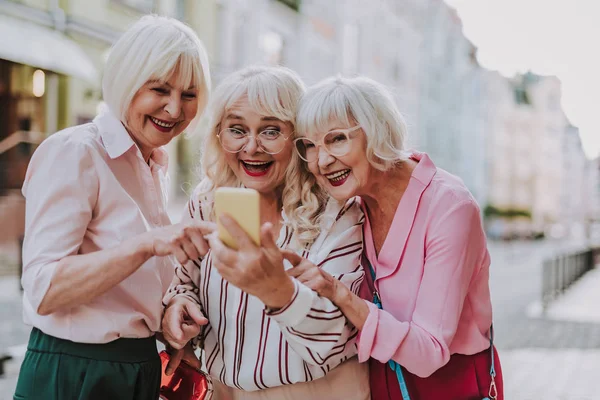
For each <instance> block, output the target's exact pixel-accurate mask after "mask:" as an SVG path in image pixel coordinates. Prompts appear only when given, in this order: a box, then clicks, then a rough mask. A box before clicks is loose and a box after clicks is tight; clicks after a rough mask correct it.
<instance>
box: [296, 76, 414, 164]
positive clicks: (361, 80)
mask: <svg viewBox="0 0 600 400" xmlns="http://www.w3.org/2000/svg"><path fill="white" fill-rule="evenodd" d="M332 120H335V121H339V122H341V123H344V124H347V125H348V126H352V125H356V124H359V125H360V126H361V128H362V130H363V132H364V133H365V136H366V137H367V149H366V156H367V159H368V160H369V163H370V164H371V165H372V166H373V167H374V168H376V169H378V170H380V171H387V170H389V169H390V168H392V167H393V166H394V165H396V164H398V163H399V162H402V161H405V160H407V159H408V157H409V153H408V152H407V151H406V150H405V140H406V136H407V129H406V123H405V121H404V118H403V117H402V114H401V113H400V111H399V110H398V107H397V106H396V103H395V101H394V98H393V97H392V95H391V93H390V92H389V91H388V89H387V88H386V87H385V86H383V85H381V84H380V83H377V82H375V81H374V80H372V79H370V78H366V77H362V76H359V77H354V78H343V77H341V76H336V77H331V78H327V79H325V80H323V81H321V82H319V83H317V84H316V85H314V86H312V87H310V88H309V89H308V90H307V92H306V94H305V95H304V96H303V97H302V101H301V102H300V106H299V107H298V114H297V116H296V129H297V131H298V135H299V136H306V135H307V134H310V133H316V132H324V131H325V130H326V129H327V126H328V125H329V123H330V122H331V121H332Z"/></svg>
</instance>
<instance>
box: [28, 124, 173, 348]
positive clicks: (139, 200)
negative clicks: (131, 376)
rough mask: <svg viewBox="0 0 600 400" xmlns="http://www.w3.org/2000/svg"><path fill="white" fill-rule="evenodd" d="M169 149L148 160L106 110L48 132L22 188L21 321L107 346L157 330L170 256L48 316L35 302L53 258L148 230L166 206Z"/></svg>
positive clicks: (163, 217) (162, 220)
mask: <svg viewBox="0 0 600 400" xmlns="http://www.w3.org/2000/svg"><path fill="white" fill-rule="evenodd" d="M166 168H167V154H166V152H165V151H164V150H162V149H158V150H156V151H154V153H153V154H152V157H151V160H150V165H148V164H147V163H146V162H145V161H144V159H143V158H142V155H141V153H140V151H139V150H138V148H137V146H136V145H135V144H134V142H133V140H132V139H131V137H130V136H129V134H128V133H127V131H126V130H125V128H124V127H123V125H122V124H121V122H120V121H119V120H118V119H116V118H115V117H114V116H113V115H112V114H110V113H108V112H106V113H104V114H101V115H100V116H98V117H97V118H96V119H95V120H94V122H93V123H90V124H86V125H81V126H76V127H73V128H69V129H66V130H64V131H61V132H58V133H56V134H54V135H52V136H50V137H49V138H47V139H46V140H45V141H44V142H43V143H42V144H41V145H40V146H39V148H38V149H37V150H36V152H35V153H34V155H33V157H32V159H31V162H30V164H29V168H28V170H27V174H26V177H25V183H24V185H23V195H24V196H25V198H26V221H25V225H26V228H25V241H24V244H23V278H22V283H23V288H24V292H25V293H24V296H23V313H24V320H25V323H27V324H30V325H33V326H35V327H37V328H39V329H40V330H42V331H43V332H45V333H47V334H49V335H52V336H56V337H59V338H62V339H68V340H72V341H76V342H83V343H106V342H109V341H112V340H114V339H117V338H119V337H132V338H140V337H148V336H151V335H152V334H153V332H154V331H158V330H159V328H160V320H161V314H162V305H161V300H162V297H163V295H164V293H165V292H166V290H167V288H168V286H169V284H170V282H171V280H172V278H173V274H174V272H173V264H172V263H171V261H170V260H169V259H167V258H156V257H155V258H152V259H150V260H149V261H148V262H146V263H145V264H144V265H143V266H141V267H140V268H139V269H138V270H137V271H136V272H135V273H134V274H132V275H131V276H130V277H129V278H127V279H125V280H124V281H122V282H121V283H119V284H118V285H117V286H115V287H114V288H112V289H111V290H109V291H108V292H106V293H105V294H103V295H102V296H100V297H98V298H96V299H94V300H93V301H91V302H90V303H89V304H86V305H83V306H79V307H76V308H73V309H70V310H65V311H61V312H57V313H54V314H52V315H48V316H41V315H39V314H37V312H36V311H37V309H38V307H39V305H40V303H41V301H42V299H43V298H44V295H45V294H46V292H47V291H48V288H49V286H50V281H51V279H52V276H53V275H54V271H55V269H56V266H57V264H58V262H59V261H60V260H61V259H63V258H64V257H67V256H69V255H74V254H86V253H92V252H95V251H97V250H102V249H109V248H112V247H115V246H117V245H118V244H120V243H121V242H122V241H124V240H126V239H129V238H131V237H133V236H135V235H138V234H140V233H143V232H146V231H148V230H149V229H151V228H153V227H159V226H164V225H168V224H170V220H169V217H168V215H167V212H166V201H167V199H166V193H167V192H166V190H167V185H166V179H167V178H166V175H165V174H166Z"/></svg>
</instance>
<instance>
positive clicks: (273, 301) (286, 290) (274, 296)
mask: <svg viewBox="0 0 600 400" xmlns="http://www.w3.org/2000/svg"><path fill="white" fill-rule="evenodd" d="M286 278H287V279H286V280H285V281H284V282H283V283H282V284H280V285H278V286H277V287H276V288H274V289H273V291H271V293H269V295H268V296H264V298H263V299H261V300H262V302H263V303H264V304H265V306H267V307H268V308H269V309H271V310H278V309H280V308H283V307H285V306H286V305H288V304H289V303H290V302H291V301H292V299H293V297H294V293H296V286H295V285H294V281H292V278H290V277H287V276H286Z"/></svg>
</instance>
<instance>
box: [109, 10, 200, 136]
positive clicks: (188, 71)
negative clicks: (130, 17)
mask: <svg viewBox="0 0 600 400" xmlns="http://www.w3.org/2000/svg"><path fill="white" fill-rule="evenodd" d="M176 70H177V72H178V77H177V78H178V81H179V82H178V84H181V86H182V87H183V88H185V89H187V88H188V85H190V86H189V87H195V88H196V89H197V90H198V113H197V114H196V117H195V118H194V120H193V121H192V123H191V124H190V129H194V128H195V126H196V124H197V122H198V120H199V118H200V116H201V115H202V112H203V111H204V108H205V107H206V103H207V101H208V96H209V94H210V86H211V81H210V69H209V65H208V55H207V54H206V50H205V48H204V45H203V44H202V42H201V41H200V39H199V38H198V36H197V35H196V33H195V32H194V31H193V30H192V28H190V27H189V26H187V25H185V24H184V23H182V22H180V21H178V20H176V19H173V18H169V17H160V16H157V15H146V16H144V17H142V18H140V19H139V20H138V21H137V22H136V23H135V24H133V25H132V26H131V27H130V28H129V29H128V30H127V31H125V33H124V34H123V35H122V36H121V37H120V38H119V39H118V40H117V41H116V43H115V44H114V45H113V47H112V48H111V50H110V53H109V56H108V60H107V62H106V67H105V69H104V76H103V79H102V95H103V97H104V101H105V102H106V104H107V105H108V108H109V109H110V110H111V112H112V113H113V114H114V115H115V116H117V117H118V118H119V119H120V120H121V122H123V123H124V124H125V126H127V114H128V111H129V106H130V105H131V102H132V100H133V98H134V96H135V94H136V93H137V92H138V90H140V88H141V87H142V86H143V85H144V84H145V83H146V82H148V81H154V80H156V81H160V82H167V81H168V80H169V79H170V78H171V76H172V75H173V73H174V72H175V71H176Z"/></svg>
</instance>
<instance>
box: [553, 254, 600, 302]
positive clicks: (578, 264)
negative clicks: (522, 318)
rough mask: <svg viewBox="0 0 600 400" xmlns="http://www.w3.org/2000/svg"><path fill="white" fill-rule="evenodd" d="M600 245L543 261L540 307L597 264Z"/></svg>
mask: <svg viewBox="0 0 600 400" xmlns="http://www.w3.org/2000/svg"><path fill="white" fill-rule="evenodd" d="M599 254H600V247H591V248H588V249H586V250H582V251H577V252H573V253H566V254H561V255H559V256H556V257H554V258H551V259H547V260H545V261H544V264H543V267H542V309H543V311H546V310H547V309H548V306H549V305H550V302H551V301H552V300H555V299H556V298H557V297H558V296H560V295H561V294H563V293H564V292H565V290H566V289H567V288H568V287H569V286H571V285H572V284H573V282H575V281H576V280H577V279H579V278H581V277H582V276H583V275H584V274H585V273H586V272H588V271H590V270H592V269H593V268H594V267H595V266H596V264H597V261H598V260H597V257H598V255H599Z"/></svg>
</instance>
